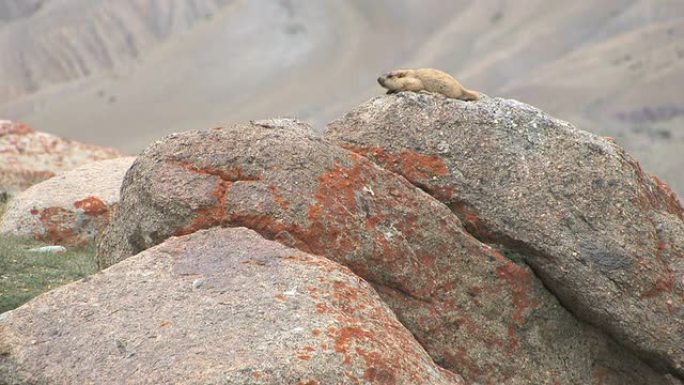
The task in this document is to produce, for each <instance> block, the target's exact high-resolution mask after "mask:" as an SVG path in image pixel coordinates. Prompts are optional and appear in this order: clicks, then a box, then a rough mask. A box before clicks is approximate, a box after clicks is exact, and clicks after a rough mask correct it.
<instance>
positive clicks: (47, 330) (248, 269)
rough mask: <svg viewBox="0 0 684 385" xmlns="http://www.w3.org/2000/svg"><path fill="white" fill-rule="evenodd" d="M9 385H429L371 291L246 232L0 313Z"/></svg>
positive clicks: (183, 247)
mask: <svg viewBox="0 0 684 385" xmlns="http://www.w3.org/2000/svg"><path fill="white" fill-rule="evenodd" d="M0 382H1V383H10V384H36V383H49V384H57V383H69V384H151V383H154V384H172V383H176V384H180V383H183V384H245V385H246V384H254V385H256V384H273V385H280V384H292V385H295V384H299V385H313V384H350V385H351V384H405V385H413V384H425V385H429V384H440V385H462V384H464V382H463V380H462V379H461V378H460V376H458V375H456V374H454V373H451V372H449V371H447V370H444V369H442V368H440V367H439V366H437V365H436V364H435V363H434V362H433V361H432V359H431V358H430V357H429V356H428V355H427V353H426V352H425V350H424V349H423V348H422V347H421V346H420V345H419V344H418V342H416V340H415V339H414V338H413V336H412V335H411V333H410V332H409V331H408V330H406V329H405V328H404V327H403V326H402V325H401V324H400V323H399V321H397V319H396V317H395V315H394V314H393V313H392V311H391V310H389V308H388V307H387V306H386V305H385V304H384V303H383V302H382V301H381V299H380V297H379V296H378V295H377V293H376V292H375V291H374V290H373V288H372V287H371V286H370V285H369V284H368V283H366V282H364V281H363V280H362V279H360V278H359V277H357V276H356V275H354V274H353V273H352V272H351V271H349V269H347V268H345V267H343V266H341V265H339V264H337V263H334V262H331V261H329V260H327V259H325V258H323V257H319V256H313V255H309V254H306V253H302V252H301V251H298V250H294V249H290V248H287V247H285V246H282V245H280V244H278V243H276V242H271V241H267V240H265V239H263V238H261V237H260V236H259V235H258V234H256V233H255V232H253V231H250V230H247V229H244V228H232V229H218V228H216V229H211V230H206V231H199V232H196V233H193V234H191V235H188V236H185V237H180V238H172V239H170V240H168V241H167V242H165V243H163V244H161V245H159V246H157V247H154V248H152V249H149V250H147V251H145V252H143V253H141V254H139V255H136V256H134V257H132V258H129V259H128V260H126V261H124V262H122V263H119V264H117V265H116V266H113V267H111V268H110V269H107V270H105V271H102V272H100V273H98V274H96V275H94V276H92V277H90V278H87V279H85V280H81V281H78V282H76V283H73V284H70V285H67V286H63V287H61V288H58V289H56V290H53V291H52V292H49V293H47V294H44V295H41V296H39V297H38V298H36V299H34V300H32V301H31V302H29V303H28V304H26V305H24V306H22V307H20V308H18V309H15V310H13V311H10V312H8V313H4V314H2V315H0Z"/></svg>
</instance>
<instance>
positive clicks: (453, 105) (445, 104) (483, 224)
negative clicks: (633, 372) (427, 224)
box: [326, 93, 684, 379]
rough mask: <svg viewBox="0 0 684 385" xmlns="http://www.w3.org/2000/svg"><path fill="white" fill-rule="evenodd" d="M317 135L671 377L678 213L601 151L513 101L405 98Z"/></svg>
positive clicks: (681, 341) (683, 301)
mask: <svg viewBox="0 0 684 385" xmlns="http://www.w3.org/2000/svg"><path fill="white" fill-rule="evenodd" d="M326 137H327V138H328V139H329V140H331V141H333V142H334V143H337V144H339V145H341V146H343V147H345V148H347V149H349V150H352V151H354V152H356V153H358V154H361V155H363V156H365V157H367V158H369V159H371V160H372V161H374V162H375V163H377V164H378V165H380V166H381V167H384V168H386V169H387V170H391V171H393V172H396V173H398V174H401V175H403V176H404V177H405V178H407V179H408V180H409V181H410V182H411V183H413V184H414V185H416V186H419V187H420V188H421V189H423V190H424V191H426V192H428V193H429V194H430V195H432V196H434V197H436V198H437V199H439V200H440V201H442V202H444V203H445V204H447V205H448V206H449V207H450V208H451V210H452V211H453V212H455V213H457V214H458V215H459V217H460V218H461V219H462V220H463V222H464V224H465V226H466V228H467V229H468V231H469V233H471V234H472V235H473V236H475V237H476V238H477V239H479V240H480V241H482V242H485V243H488V244H491V245H492V246H494V247H495V248H496V249H498V250H499V251H501V252H503V253H505V254H507V255H514V256H515V257H517V258H519V259H520V260H521V261H523V262H524V263H525V264H527V265H529V266H530V267H531V268H532V269H533V270H534V272H535V273H536V274H537V275H538V276H539V277H540V278H541V280H542V281H543V283H544V285H545V286H546V287H548V288H549V290H551V291H552V292H553V293H554V294H555V295H556V296H557V297H558V298H559V299H560V301H561V303H562V304H563V305H564V306H565V307H567V308H568V309H570V310H571V311H572V312H573V313H574V314H575V315H577V316H578V317H579V318H580V319H583V320H586V321H588V322H589V323H591V324H593V325H596V326H598V327H599V328H600V329H602V330H605V331H607V332H608V333H610V335H611V336H613V338H615V340H617V341H619V342H620V343H621V344H624V345H625V346H627V347H629V348H630V349H632V350H634V351H636V352H638V353H639V354H640V355H641V356H642V357H644V358H645V359H646V360H648V361H649V362H650V363H651V365H653V367H655V368H658V369H659V370H663V371H668V372H670V373H672V374H673V375H675V376H677V377H679V378H680V379H682V378H684V221H682V216H683V211H682V207H681V205H680V203H679V202H678V200H677V198H676V197H675V195H674V194H673V193H672V191H670V189H669V188H668V187H667V185H665V184H664V183H663V182H661V181H660V180H658V179H657V178H655V177H650V176H648V175H646V174H645V173H644V172H643V171H642V170H641V168H640V167H639V165H638V164H637V162H636V161H635V160H634V159H632V158H631V157H630V156H629V155H627V154H626V153H625V152H624V151H623V150H622V149H620V148H619V147H618V146H617V145H615V144H614V143H613V142H611V141H609V140H606V139H603V138H600V137H597V136H594V135H591V134H589V133H587V132H584V131H580V130H578V129H576V128H575V127H573V126H572V125H570V124H569V123H566V122H563V121H560V120H557V119H554V118H552V117H550V116H548V115H546V114H544V113H543V112H542V111H540V110H538V109H536V108H533V107H531V106H528V105H525V104H522V103H519V102H516V101H513V100H505V99H499V98H484V99H483V100H481V101H479V102H476V103H464V102H461V101H456V100H451V99H445V98H442V97H439V96H432V95H425V94H415V93H403V94H399V95H397V96H391V97H390V96H387V97H378V98H374V99H372V100H370V101H369V102H367V103H364V104H363V105H361V106H359V107H358V108H356V109H354V110H353V111H351V112H350V113H348V114H347V115H346V116H344V117H343V118H341V119H339V120H337V121H335V122H333V123H331V124H330V125H329V126H328V132H327V134H326Z"/></svg>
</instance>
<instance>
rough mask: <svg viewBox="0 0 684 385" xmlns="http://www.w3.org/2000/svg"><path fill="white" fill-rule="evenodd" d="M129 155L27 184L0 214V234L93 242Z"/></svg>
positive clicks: (111, 207) (104, 222)
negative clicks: (34, 183)
mask: <svg viewBox="0 0 684 385" xmlns="http://www.w3.org/2000/svg"><path fill="white" fill-rule="evenodd" d="M134 160H135V158H134V157H123V158H115V159H108V160H102V161H97V162H91V163H88V164H86V165H84V166H81V167H78V168H76V169H74V170H71V171H67V172H64V173H62V174H59V175H57V176H55V177H52V178H50V179H48V180H46V181H43V182H40V183H38V184H36V185H33V186H31V187H29V188H28V189H27V190H25V191H23V192H21V193H19V194H18V195H17V196H15V197H14V198H13V199H12V200H11V201H10V202H9V204H8V205H7V208H6V210H5V213H4V214H3V215H2V216H1V217H0V234H13V235H19V236H25V237H31V238H36V239H40V240H43V241H45V242H49V243H57V244H60V245H83V244H86V243H90V242H93V240H94V239H95V237H96V236H97V235H99V234H100V233H101V232H102V231H103V230H104V229H105V228H106V227H107V225H108V224H109V219H110V217H111V213H112V211H113V210H114V209H115V207H116V205H117V204H118V203H119V190H120V189H121V182H122V180H123V178H124V175H125V174H126V171H127V170H128V168H129V167H130V166H131V164H132V163H133V161H134Z"/></svg>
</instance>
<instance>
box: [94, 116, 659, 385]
mask: <svg viewBox="0 0 684 385" xmlns="http://www.w3.org/2000/svg"><path fill="white" fill-rule="evenodd" d="M213 226H224V227H230V226H244V227H248V228H250V229H253V230H255V231H257V232H258V233H259V234H261V235H262V236H264V237H266V238H268V239H274V240H278V241H280V242H281V243H283V244H286V245H289V246H292V247H295V248H297V249H299V250H302V251H305V252H309V253H313V254H318V255H322V256H325V257H327V258H329V259H331V260H334V261H337V262H339V263H341V264H344V265H346V266H348V267H349V268H351V269H352V270H353V271H354V272H355V273H356V274H358V275H359V276H361V277H362V278H364V279H366V280H367V281H369V282H371V283H372V284H373V285H374V286H375V288H376V290H378V292H379V293H380V294H381V296H382V297H383V299H384V300H385V301H386V302H387V303H388V304H389V305H390V307H391V308H392V310H394V311H395V312H396V314H397V315H398V317H399V319H400V321H401V322H402V323H403V324H404V325H405V326H406V327H407V328H408V329H409V330H410V331H411V332H412V333H413V334H414V335H415V336H416V338H417V339H418V341H419V342H420V343H421V344H422V345H423V346H424V347H425V349H426V350H427V351H428V353H430V355H431V356H432V357H433V359H434V360H435V361H436V362H437V363H438V364H440V365H442V366H444V367H445V368H447V369H450V370H453V371H454V372H457V373H459V374H461V375H463V377H464V378H465V379H466V380H467V381H469V382H473V383H482V384H487V383H508V384H536V383H555V382H558V383H564V384H565V383H568V384H571V383H574V384H587V383H592V382H593V381H594V380H595V379H596V378H600V379H601V381H603V383H604V384H616V385H617V384H643V383H652V384H658V383H665V382H664V381H665V379H664V378H663V377H661V376H660V375H658V374H656V373H655V372H654V371H653V370H651V369H650V368H649V367H648V366H647V365H645V364H644V363H643V362H641V361H640V360H639V359H637V358H636V357H634V356H633V355H632V354H631V353H630V352H629V351H627V350H626V349H624V348H622V347H620V346H619V345H617V344H615V343H614V342H613V341H612V340H611V339H610V338H609V337H607V336H606V335H604V334H602V333H601V332H600V331H598V330H596V329H594V328H593V327H591V326H589V325H587V324H585V323H583V322H580V321H578V320H576V319H575V318H574V317H573V316H572V314H570V313H569V312H567V311H566V310H565V309H564V308H563V307H562V306H561V305H560V304H559V303H558V301H557V300H556V299H555V298H554V297H553V295H551V294H550V293H549V292H548V291H547V290H546V288H545V287H544V286H543V284H542V283H541V281H539V280H538V279H537V278H536V276H535V275H534V273H533V272H532V271H531V270H530V269H529V268H528V267H527V266H525V265H524V264H523V263H522V262H521V261H518V260H511V259H509V258H507V257H505V256H504V255H502V254H501V253H498V252H496V251H495V250H494V249H492V248H490V247H489V246H487V245H484V244H482V243H480V242H479V241H478V240H476V239H475V238H473V237H472V236H471V235H470V234H468V233H467V232H466V231H465V230H464V229H463V226H462V223H461V221H460V220H459V219H458V217H457V216H456V215H455V214H453V213H452V212H451V211H450V210H449V209H448V207H447V206H445V205H444V204H442V203H440V202H439V201H437V200H436V199H434V198H432V197H430V196H429V195H428V194H426V193H424V192H423V191H421V190H420V189H418V188H416V187H415V186H412V185H411V184H409V183H408V182H407V181H406V179H404V178H402V177H400V176H398V175H396V174H393V173H391V172H389V171H387V170H384V169H382V168H379V167H377V166H376V165H374V164H373V163H371V162H370V161H368V160H367V159H366V158H364V157H362V156H359V155H357V154H355V153H353V152H351V151H347V150H344V149H342V148H340V147H337V146H334V145H331V144H329V143H327V142H325V141H324V140H321V139H320V138H317V137H315V136H314V135H313V134H312V133H311V130H310V128H309V127H307V126H305V125H303V124H300V123H297V122H294V121H286V120H285V121H263V122H256V123H253V124H243V125H235V126H230V127H225V128H217V129H212V130H208V131H196V132H188V133H183V134H176V135H171V136H169V137H167V138H165V139H164V140H161V141H159V142H156V143H154V144H153V145H151V146H150V147H149V148H147V149H146V150H145V151H144V152H143V153H142V154H141V155H140V156H139V157H138V159H137V160H136V162H135V163H134V164H133V166H132V167H131V169H130V171H129V172H128V174H127V175H126V178H125V180H124V183H123V187H122V196H121V202H120V206H119V208H118V210H117V212H116V214H115V217H114V219H113V220H112V222H111V224H110V226H109V228H108V230H107V232H106V234H105V236H104V238H103V240H102V242H101V243H100V245H99V246H98V250H97V258H98V262H99V263H100V265H101V266H102V267H106V266H109V265H111V264H114V263H116V262H119V261H121V260H124V259H126V258H128V257H129V256H131V255H133V254H135V253H138V252H139V251H141V250H144V249H147V248H149V247H152V246H154V245H156V244H158V243H161V242H163V241H164V240H165V239H167V238H169V237H171V236H174V235H175V236H178V235H183V234H190V233H193V232H195V231H198V230H200V229H203V228H208V227H213Z"/></svg>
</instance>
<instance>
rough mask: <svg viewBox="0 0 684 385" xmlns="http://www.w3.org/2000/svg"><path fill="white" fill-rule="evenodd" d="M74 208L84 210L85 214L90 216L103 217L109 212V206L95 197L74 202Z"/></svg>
mask: <svg viewBox="0 0 684 385" xmlns="http://www.w3.org/2000/svg"><path fill="white" fill-rule="evenodd" d="M74 207H76V208H77V209H81V210H83V212H84V213H85V214H87V215H90V216H98V215H103V214H106V213H108V212H109V208H108V207H107V205H106V204H105V203H104V202H102V200H100V199H98V198H96V197H94V196H90V197H88V198H85V199H81V200H80V201H76V202H74Z"/></svg>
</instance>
